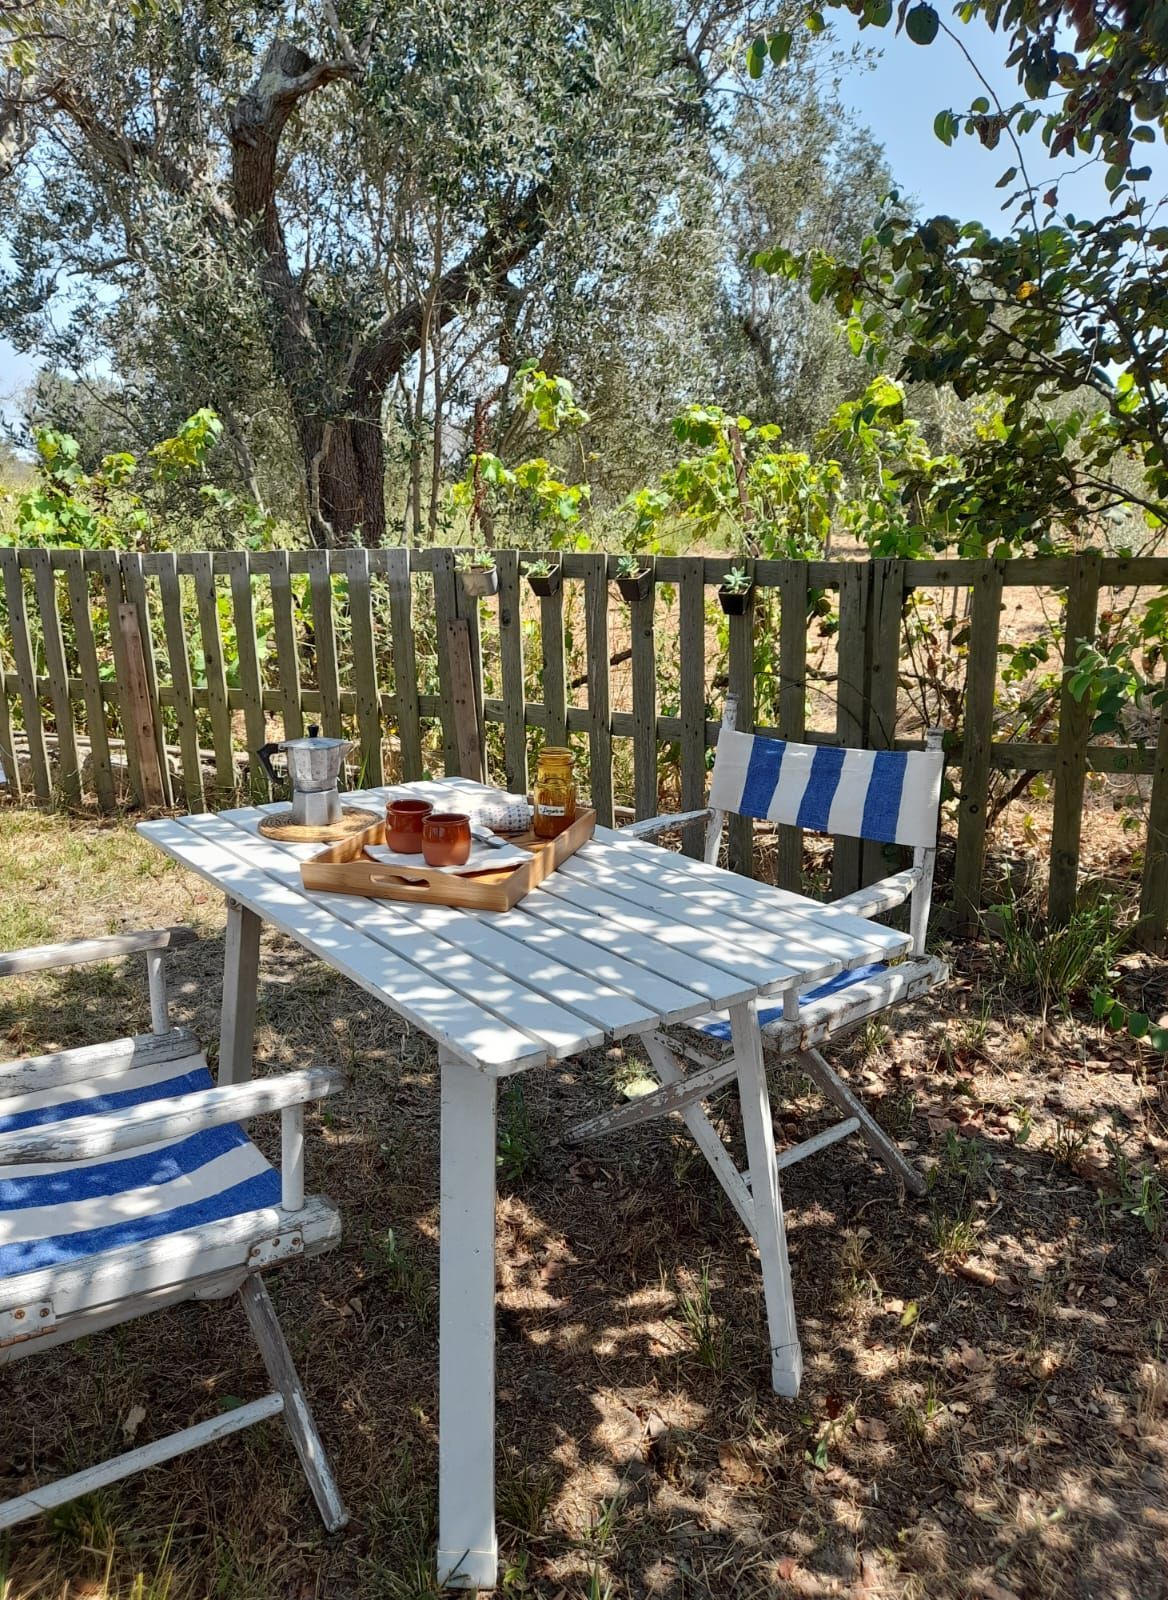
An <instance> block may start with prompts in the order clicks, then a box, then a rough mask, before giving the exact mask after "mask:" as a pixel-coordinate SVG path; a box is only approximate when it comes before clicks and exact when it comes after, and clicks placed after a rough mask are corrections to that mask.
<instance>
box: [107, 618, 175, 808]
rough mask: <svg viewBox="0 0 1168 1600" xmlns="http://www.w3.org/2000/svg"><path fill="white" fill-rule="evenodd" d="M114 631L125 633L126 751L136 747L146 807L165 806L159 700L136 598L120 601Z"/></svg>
mask: <svg viewBox="0 0 1168 1600" xmlns="http://www.w3.org/2000/svg"><path fill="white" fill-rule="evenodd" d="M110 631H111V633H112V632H115V631H116V632H117V633H120V634H121V636H122V650H123V652H124V656H125V662H126V681H125V685H124V693H125V696H126V710H127V717H126V726H125V735H126V750H127V751H129V750H130V748H131V746H132V747H133V748H134V749H135V750H136V751H137V755H138V763H137V764H138V798H139V800H140V801H141V802H142V804H143V805H144V806H146V807H158V806H162V805H165V804H167V798H166V789H165V787H164V785H163V781H162V768H161V766H160V764H159V760H158V742H157V741H158V727H157V724H156V722H155V717H154V712H155V702H154V701H153V699H152V698H151V695H150V685H149V682H148V681H147V677H146V652H145V649H144V647H143V643H142V630H141V627H140V625H139V622H138V608H137V606H136V605H134V604H133V602H132V601H130V600H123V601H121V602H120V604H119V605H118V608H117V612H116V615H115V616H111V618H110Z"/></svg>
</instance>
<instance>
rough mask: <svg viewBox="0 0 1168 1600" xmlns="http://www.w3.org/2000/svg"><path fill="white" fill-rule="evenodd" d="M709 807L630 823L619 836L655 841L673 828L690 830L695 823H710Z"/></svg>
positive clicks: (620, 831) (645, 818)
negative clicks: (661, 834) (660, 834)
mask: <svg viewBox="0 0 1168 1600" xmlns="http://www.w3.org/2000/svg"><path fill="white" fill-rule="evenodd" d="M709 819H710V808H709V806H705V807H703V809H702V810H701V811H675V812H671V813H670V814H669V815H667V816H663V817H644V818H643V819H642V820H641V821H640V822H630V823H628V824H626V826H625V827H623V828H621V829H620V830H619V832H618V834H617V837H618V838H620V839H653V838H656V836H657V835H658V834H659V833H668V832H669V830H670V829H671V828H688V827H689V826H690V824H691V823H694V822H708V821H709Z"/></svg>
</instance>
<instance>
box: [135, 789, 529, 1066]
mask: <svg viewBox="0 0 1168 1600" xmlns="http://www.w3.org/2000/svg"><path fill="white" fill-rule="evenodd" d="M203 816H204V817H205V819H206V820H207V821H209V822H210V821H214V818H212V817H211V816H210V815H209V813H204V814H203ZM199 820H200V818H185V819H183V820H182V821H175V820H172V819H171V818H163V819H160V820H159V821H156V822H143V823H140V824H139V832H140V833H141V834H142V835H143V836H144V837H145V838H147V839H149V840H151V841H152V843H154V844H156V845H157V846H158V847H159V849H161V850H164V851H165V852H166V854H167V855H169V856H171V857H172V858H173V859H174V860H175V861H177V862H179V863H180V865H182V866H184V867H189V868H190V869H191V871H192V872H196V873H198V874H199V876H200V877H203V878H206V879H207V880H208V881H209V882H210V883H211V884H213V885H214V886H215V888H217V889H218V890H220V892H221V893H223V894H226V895H229V896H230V897H231V898H232V899H234V900H238V901H239V903H240V904H241V905H244V906H246V907H247V908H248V910H249V911H254V912H255V914H256V915H257V916H258V917H262V918H263V919H264V920H265V921H267V922H270V923H272V925H273V926H274V927H276V928H279V929H280V930H281V931H282V932H283V933H287V934H288V935H289V936H290V937H291V938H293V939H295V940H296V941H297V943H299V944H302V945H303V946H304V948H305V949H306V950H309V951H311V953H312V954H313V955H315V956H319V957H320V959H321V960H322V961H324V962H326V963H327V964H328V965H329V966H332V967H335V968H336V969H337V971H338V972H341V973H343V974H344V976H345V977H347V978H351V979H352V980H353V982H354V983H357V984H359V985H360V987H361V988H363V989H366V990H367V991H368V992H369V993H370V994H372V995H373V996H374V997H375V998H376V999H378V1000H381V1001H383V1002H385V1003H387V1004H389V1005H390V1006H391V1007H392V1008H393V1010H395V1011H397V1012H398V1013H399V1014H400V1015H401V1016H402V1017H404V1018H405V1020H406V1021H407V1022H412V1023H413V1024H414V1026H415V1027H418V1028H421V1029H422V1031H423V1032H424V1033H428V1034H430V1035H431V1036H432V1037H433V1038H436V1039H438V1040H439V1041H440V1042H441V1043H443V1044H445V1045H446V1046H447V1048H448V1049H450V1050H451V1051H452V1052H453V1053H454V1054H455V1055H457V1056H458V1057H459V1058H460V1059H461V1060H464V1061H469V1062H472V1063H473V1064H475V1065H478V1066H482V1067H484V1068H487V1069H488V1070H489V1069H492V1068H493V1069H495V1070H502V1071H506V1070H508V1069H510V1070H517V1069H519V1068H522V1067H534V1066H538V1065H539V1064H540V1063H541V1062H542V1061H543V1060H545V1059H546V1055H547V1052H546V1051H545V1050H544V1049H543V1047H542V1046H540V1045H538V1044H536V1042H535V1041H534V1040H533V1039H529V1038H528V1037H527V1035H526V1034H524V1033H520V1032H519V1030H518V1029H517V1028H512V1027H509V1026H508V1025H507V1024H506V1023H504V1022H502V1021H500V1019H499V1018H498V1017H495V1016H492V1015H491V1013H490V1012H489V1011H485V1010H483V1008H482V1007H481V1006H477V1005H473V1004H472V1003H471V1002H470V1001H468V1000H464V999H463V997H462V996H461V995H458V994H455V993H454V992H453V991H452V990H451V989H450V988H449V987H448V986H447V985H446V984H443V983H439V982H436V981H435V980H434V979H432V978H429V977H427V976H426V975H425V974H424V973H421V972H419V971H418V969H417V968H416V967H412V966H410V964H409V963H408V962H406V961H402V960H401V959H400V958H398V957H397V956H395V955H393V954H392V952H390V951H389V950H387V949H386V948H385V946H384V945H380V944H378V943H376V941H374V940H372V939H369V938H367V937H366V936H365V935H364V934H361V933H358V932H357V931H356V929H354V928H352V927H350V926H349V925H348V924H346V923H344V922H338V920H337V918H336V917H334V916H333V915H332V913H331V912H328V911H325V910H323V909H322V908H321V907H320V906H318V905H314V904H313V903H312V902H311V901H309V900H306V899H305V898H304V897H303V896H302V895H299V894H296V893H295V892H294V891H293V890H291V889H287V888H285V887H284V886H283V885H282V884H280V883H278V882H277V881H276V879H275V878H273V877H271V875H270V874H268V873H266V872H263V871H261V870H260V869H259V868H258V867H255V866H250V865H248V864H247V862H246V861H243V860H241V858H240V857H239V856H237V855H235V854H234V853H233V852H232V851H230V850H226V849H224V848H223V846H222V845H220V844H217V843H216V842H215V841H214V840H213V839H209V838H206V837H205V836H204V835H202V834H201V833H200V832H199V831H198V829H197V828H196V827H194V826H191V824H193V823H195V822H197V821H199Z"/></svg>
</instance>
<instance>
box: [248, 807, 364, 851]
mask: <svg viewBox="0 0 1168 1600" xmlns="http://www.w3.org/2000/svg"><path fill="white" fill-rule="evenodd" d="M291 815H292V807H291V806H289V807H288V809H287V811H272V812H270V813H269V814H268V815H267V816H266V817H265V818H264V820H263V821H262V822H261V823H260V832H261V833H262V834H263V835H264V837H265V838H266V839H282V840H283V841H284V843H285V844H335V843H336V841H337V840H338V839H347V838H348V837H349V835H350V834H351V833H360V832H361V830H362V829H363V828H371V827H372V826H373V824H374V823H375V822H380V821H381V817H380V816H379V815H378V813H377V812H376V811H365V810H364V809H363V808H362V807H361V806H346V807H345V810H344V815H343V816H342V817H341V820H340V821H339V822H333V823H330V824H329V826H328V827H325V828H306V827H304V826H302V825H301V824H299V823H294V822H289V821H288V818H289V817H290V816H291Z"/></svg>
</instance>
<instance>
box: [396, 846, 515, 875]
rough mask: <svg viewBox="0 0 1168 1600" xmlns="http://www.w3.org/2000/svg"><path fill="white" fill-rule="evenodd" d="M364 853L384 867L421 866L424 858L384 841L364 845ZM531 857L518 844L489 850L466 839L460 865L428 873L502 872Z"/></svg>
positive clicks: (488, 847)
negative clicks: (403, 852) (467, 847)
mask: <svg viewBox="0 0 1168 1600" xmlns="http://www.w3.org/2000/svg"><path fill="white" fill-rule="evenodd" d="M365 854H366V855H367V856H370V857H371V858H372V859H373V860H374V861H379V862H380V863H381V864H382V866H386V867H425V866H426V858H425V856H423V855H400V854H399V853H398V852H397V851H396V850H391V849H389V847H388V846H387V845H384V844H367V845H366V846H365ZM530 860H531V851H530V850H520V848H519V846H518V845H514V844H505V845H502V846H501V847H500V848H499V849H498V850H495V849H492V847H491V846H490V845H489V844H483V843H482V842H481V841H480V840H478V839H472V840H471V842H470V855H469V856H468V857H467V858H466V860H465V861H464V862H463V864H462V866H460V867H430V868H429V870H430V871H431V872H448V873H450V874H451V875H452V876H453V877H456V878H457V877H459V876H461V875H463V874H465V873H468V872H485V871H488V870H490V869H494V870H496V871H500V872H501V871H503V870H504V869H505V868H507V867H517V866H519V865H520V864H521V863H522V862H524V861H530Z"/></svg>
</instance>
